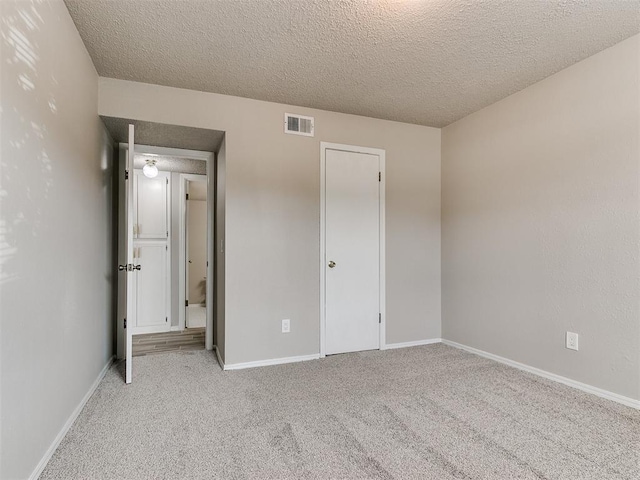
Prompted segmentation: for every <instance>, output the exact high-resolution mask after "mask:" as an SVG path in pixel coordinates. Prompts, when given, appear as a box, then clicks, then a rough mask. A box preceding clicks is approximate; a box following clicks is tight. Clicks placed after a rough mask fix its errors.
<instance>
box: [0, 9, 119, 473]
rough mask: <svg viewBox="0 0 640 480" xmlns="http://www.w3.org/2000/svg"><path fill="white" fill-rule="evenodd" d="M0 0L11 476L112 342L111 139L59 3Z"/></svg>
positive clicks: (1, 251)
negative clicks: (98, 113) (19, 50)
mask: <svg viewBox="0 0 640 480" xmlns="http://www.w3.org/2000/svg"><path fill="white" fill-rule="evenodd" d="M0 8H1V16H2V22H1V23H0V28H1V29H2V39H0V42H2V50H1V55H0V56H1V58H0V63H1V64H2V71H1V80H0V98H1V106H2V120H1V122H2V123H1V131H2V139H1V142H0V144H1V147H0V148H1V155H2V164H1V165H2V170H1V174H0V182H1V187H0V190H1V191H2V194H0V199H1V202H2V203H1V205H0V208H1V212H0V235H1V240H0V245H1V247H0V262H1V263H2V270H1V273H0V331H1V332H2V333H1V340H0V342H1V353H0V363H1V367H0V373H1V374H0V377H1V388H0V391H1V399H0V403H1V410H0V424H1V432H0V435H1V446H2V448H1V450H2V452H1V454H0V477H1V478H4V479H17V478H27V477H29V476H30V475H31V474H32V472H33V471H34V469H35V468H36V466H37V465H38V462H40V460H41V459H42V457H43V455H44V454H45V452H46V451H47V450H48V449H49V447H50V446H51V444H52V442H53V441H54V439H55V438H56V436H57V435H58V433H59V432H60V431H61V429H62V428H63V426H64V424H65V423H66V422H67V420H68V419H69V417H70V416H71V415H72V413H73V411H74V410H75V409H76V407H77V406H78V405H79V404H80V402H81V400H82V399H83V397H84V396H85V395H86V394H87V392H88V391H89V389H90V388H91V386H92V384H93V383H94V381H95V380H96V378H97V377H98V375H99V373H100V372H101V370H102V369H103V367H104V366H105V365H106V364H107V362H108V361H109V359H110V358H111V356H112V353H113V352H112V348H113V343H112V342H113V323H112V304H111V292H112V285H113V282H114V280H115V279H114V277H113V275H114V269H113V262H112V242H111V240H112V239H111V232H112V231H111V220H112V217H111V211H112V210H111V207H112V206H111V183H112V162H113V158H112V157H113V150H112V146H111V141H110V139H109V137H108V135H107V133H106V130H105V129H104V127H103V125H102V122H101V121H100V119H99V118H98V115H97V105H98V76H97V74H96V71H95V69H94V68H93V64H92V63H91V59H90V58H89V55H88V54H87V52H86V50H85V47H84V45H83V43H82V41H81V40H80V36H79V35H78V32H77V31H76V28H75V26H74V24H73V22H72V20H71V18H70V16H69V13H68V11H67V9H66V7H65V5H64V4H63V3H62V2H61V1H52V2H42V3H40V2H24V1H5V0H3V1H2V2H0ZM18 43H19V45H18ZM18 48H20V49H21V52H20V54H18V52H17V49H18Z"/></svg>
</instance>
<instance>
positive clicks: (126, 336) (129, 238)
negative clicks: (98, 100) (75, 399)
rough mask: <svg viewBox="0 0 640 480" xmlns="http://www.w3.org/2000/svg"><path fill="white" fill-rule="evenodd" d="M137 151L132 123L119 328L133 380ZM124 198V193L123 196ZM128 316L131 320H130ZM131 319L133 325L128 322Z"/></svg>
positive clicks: (127, 379)
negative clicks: (134, 169)
mask: <svg viewBox="0 0 640 480" xmlns="http://www.w3.org/2000/svg"><path fill="white" fill-rule="evenodd" d="M133 155H134V128H133V125H129V144H128V146H127V155H126V160H125V176H124V179H125V181H124V208H123V209H122V210H121V214H122V215H123V217H124V218H123V221H121V223H120V225H121V233H120V237H121V238H120V242H119V244H120V248H121V249H122V253H123V255H119V258H120V259H121V261H124V262H125V263H121V264H120V265H118V270H119V271H120V274H119V275H120V277H119V281H120V282H121V283H120V285H119V286H118V292H119V295H120V296H121V298H120V299H118V303H119V304H120V305H122V307H123V308H122V310H123V312H122V313H124V314H125V315H126V316H125V318H124V321H123V323H122V325H123V329H122V330H119V333H120V335H122V337H121V338H122V339H123V340H124V341H123V344H124V352H123V355H122V356H123V357H124V359H125V382H126V383H131V372H132V368H131V367H132V365H131V364H132V338H131V337H132V330H133V329H132V326H133V324H132V323H131V322H132V321H133V319H134V315H135V303H134V298H135V297H134V287H135V282H134V281H133V280H134V278H133V275H134V274H135V272H137V270H139V269H140V266H139V265H134V264H133ZM121 198H122V197H121ZM127 319H128V320H127ZM127 323H128V324H129V325H127Z"/></svg>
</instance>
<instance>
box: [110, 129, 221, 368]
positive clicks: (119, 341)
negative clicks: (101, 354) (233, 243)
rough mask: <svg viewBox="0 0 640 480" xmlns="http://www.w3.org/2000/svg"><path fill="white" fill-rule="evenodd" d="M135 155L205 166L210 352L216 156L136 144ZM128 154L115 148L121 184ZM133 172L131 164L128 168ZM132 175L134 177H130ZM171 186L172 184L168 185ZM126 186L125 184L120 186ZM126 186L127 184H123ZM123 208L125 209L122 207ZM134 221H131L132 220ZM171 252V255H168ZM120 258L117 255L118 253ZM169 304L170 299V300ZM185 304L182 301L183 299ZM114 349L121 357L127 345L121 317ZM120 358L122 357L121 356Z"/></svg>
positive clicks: (208, 344) (208, 342) (209, 344)
mask: <svg viewBox="0 0 640 480" xmlns="http://www.w3.org/2000/svg"><path fill="white" fill-rule="evenodd" d="M134 153H135V154H152V155H159V156H167V157H182V158H191V159H196V160H204V161H205V162H206V164H207V174H206V177H207V261H209V265H208V266H207V278H211V279H212V281H211V282H207V291H206V302H207V312H206V315H207V322H206V328H205V348H206V349H207V350H213V315H214V313H215V309H214V308H213V305H212V302H213V300H214V299H215V291H214V285H213V282H214V281H215V272H214V261H213V260H212V259H213V258H214V254H215V251H214V244H213V242H214V235H213V234H214V232H213V228H214V224H215V222H214V217H213V216H214V215H215V207H214V199H215V193H216V192H215V182H214V176H215V161H214V160H215V153H213V152H205V151H200V150H187V149H183V148H171V147H156V146H153V145H142V144H137V143H136V144H135V152H134ZM127 154H128V144H127V143H124V142H123V143H120V144H119V145H118V164H119V167H118V168H119V175H121V176H122V182H124V171H125V168H126V167H125V163H126V156H127ZM131 170H132V172H133V165H132V167H131ZM132 176H133V175H132ZM169 183H171V182H169ZM123 184H125V183H123ZM125 186H126V184H125ZM119 196H124V191H122V192H119ZM124 208H126V206H124ZM131 222H133V220H131ZM169 253H171V252H169ZM118 255H119V254H118ZM169 301H171V299H169ZM183 305H184V299H183ZM116 335H117V338H116V349H117V352H118V358H124V353H125V351H126V347H125V343H126V342H127V338H125V332H124V328H123V325H122V321H121V320H120V315H119V316H118V320H117V326H116ZM130 339H131V335H129V340H130ZM128 348H129V351H130V349H131V344H129V345H128ZM121 355H122V356H121Z"/></svg>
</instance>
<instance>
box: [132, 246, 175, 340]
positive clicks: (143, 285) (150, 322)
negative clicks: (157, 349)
mask: <svg viewBox="0 0 640 480" xmlns="http://www.w3.org/2000/svg"><path fill="white" fill-rule="evenodd" d="M136 249H137V256H138V258H136V261H137V263H138V265H140V267H141V268H140V270H138V271H136V275H137V288H136V300H137V310H138V311H137V325H136V326H137V327H150V326H162V325H167V247H166V245H165V244H158V245H154V244H151V245H140V244H138V245H137V246H136Z"/></svg>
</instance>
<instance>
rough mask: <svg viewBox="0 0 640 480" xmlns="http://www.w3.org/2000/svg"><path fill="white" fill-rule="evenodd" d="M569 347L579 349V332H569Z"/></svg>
mask: <svg viewBox="0 0 640 480" xmlns="http://www.w3.org/2000/svg"><path fill="white" fill-rule="evenodd" d="M567 348H568V349H569V350H578V334H577V333H573V332H567Z"/></svg>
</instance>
